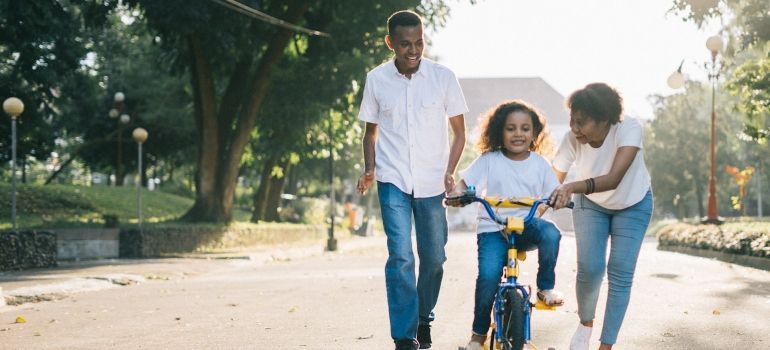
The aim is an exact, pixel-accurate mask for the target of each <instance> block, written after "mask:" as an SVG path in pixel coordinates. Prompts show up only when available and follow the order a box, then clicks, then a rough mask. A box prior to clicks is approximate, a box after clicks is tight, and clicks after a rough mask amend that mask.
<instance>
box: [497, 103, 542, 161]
mask: <svg viewBox="0 0 770 350" xmlns="http://www.w3.org/2000/svg"><path fill="white" fill-rule="evenodd" d="M534 130H535V128H534V127H533V125H532V117H531V116H530V115H529V114H527V113H525V112H522V111H516V112H511V113H510V114H508V116H507V117H506V119H505V126H504V128H503V150H504V152H503V153H505V156H506V157H508V158H510V159H513V160H524V159H527V157H529V149H530V147H531V146H532V140H533V139H534V138H535V131H534Z"/></svg>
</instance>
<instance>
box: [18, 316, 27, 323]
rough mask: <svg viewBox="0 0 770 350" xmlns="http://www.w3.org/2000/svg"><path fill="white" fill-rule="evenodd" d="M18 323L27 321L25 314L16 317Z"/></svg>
mask: <svg viewBox="0 0 770 350" xmlns="http://www.w3.org/2000/svg"><path fill="white" fill-rule="evenodd" d="M16 323H27V319H25V318H24V316H19V317H16Z"/></svg>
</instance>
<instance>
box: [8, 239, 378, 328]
mask: <svg viewBox="0 0 770 350" xmlns="http://www.w3.org/2000/svg"><path fill="white" fill-rule="evenodd" d="M384 244H385V237H384V236H383V235H379V236H371V237H359V236H353V237H350V238H345V239H342V240H339V241H338V251H341V252H344V251H351V250H356V249H362V248H367V247H370V246H373V245H383V246H384ZM325 247H326V241H325V240H319V241H317V242H313V243H301V244H286V245H275V246H264V247H259V248H255V249H253V250H249V251H243V252H232V253H215V254H205V253H189V254H180V255H177V256H174V257H169V258H154V259H99V260H84V261H60V262H59V266H58V267H55V268H45V269H31V270H23V271H6V272H0V313H2V312H5V311H10V310H11V309H14V308H15V307H18V306H22V305H23V304H27V303H35V302H43V301H52V300H59V299H64V298H67V297H68V296H69V295H71V294H74V293H82V292H90V291H97V290H103V289H110V288H118V287H122V286H129V285H133V284H137V283H143V282H146V281H147V280H166V281H175V280H183V279H186V278H192V277H195V276H199V275H202V274H207V273H212V272H216V271H217V270H219V269H223V268H225V267H226V265H228V264H232V262H233V261H234V260H235V261H238V260H242V261H244V263H248V264H249V265H251V266H254V265H255V264H256V265H262V264H269V263H271V262H275V261H289V260H296V259H302V258H307V257H311V256H317V255H322V254H324V253H326V252H325V251H324V250H325ZM3 305H5V306H3Z"/></svg>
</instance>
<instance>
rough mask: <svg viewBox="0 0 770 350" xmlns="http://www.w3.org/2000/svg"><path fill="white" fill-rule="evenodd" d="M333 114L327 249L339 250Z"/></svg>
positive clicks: (330, 126)
mask: <svg viewBox="0 0 770 350" xmlns="http://www.w3.org/2000/svg"><path fill="white" fill-rule="evenodd" d="M332 121H333V120H332V118H331V116H330V117H329V202H330V203H329V216H330V219H331V220H330V222H329V238H328V239H327V240H326V250H328V251H330V252H333V251H336V250H337V239H336V238H334V216H335V215H334V214H335V212H336V210H335V209H336V205H337V204H336V201H335V199H334V129H333V128H334V124H333V123H332Z"/></svg>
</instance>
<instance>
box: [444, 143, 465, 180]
mask: <svg viewBox="0 0 770 350" xmlns="http://www.w3.org/2000/svg"><path fill="white" fill-rule="evenodd" d="M463 149H465V133H461V134H459V135H458V134H455V135H454V140H452V147H451V148H450V149H449V162H448V163H447V166H446V172H447V174H454V173H455V170H456V169H457V163H459V162H460V156H461V155H462V154H463Z"/></svg>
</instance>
